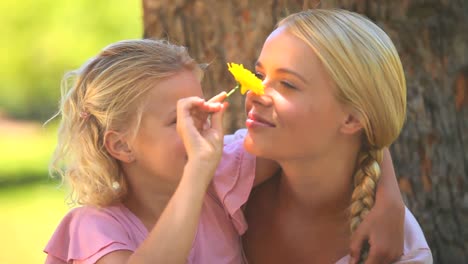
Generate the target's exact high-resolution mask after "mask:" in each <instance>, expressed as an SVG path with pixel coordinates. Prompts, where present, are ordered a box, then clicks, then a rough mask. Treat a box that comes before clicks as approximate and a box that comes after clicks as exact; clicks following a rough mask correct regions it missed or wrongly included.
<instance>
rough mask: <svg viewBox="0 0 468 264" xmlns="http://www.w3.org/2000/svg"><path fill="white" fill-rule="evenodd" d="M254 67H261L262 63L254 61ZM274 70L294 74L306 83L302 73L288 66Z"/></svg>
mask: <svg viewBox="0 0 468 264" xmlns="http://www.w3.org/2000/svg"><path fill="white" fill-rule="evenodd" d="M255 67H259V68H263V65H262V63H261V62H259V61H257V62H255ZM276 71H277V72H280V73H288V74H291V75H294V76H296V77H297V78H299V79H300V80H301V81H302V82H303V83H307V80H306V79H305V78H304V77H302V75H300V74H299V73H297V72H295V71H293V70H290V69H288V68H278V69H276Z"/></svg>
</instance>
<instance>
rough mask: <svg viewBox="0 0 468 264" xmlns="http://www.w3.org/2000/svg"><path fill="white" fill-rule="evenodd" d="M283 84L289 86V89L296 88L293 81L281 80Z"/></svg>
mask: <svg viewBox="0 0 468 264" xmlns="http://www.w3.org/2000/svg"><path fill="white" fill-rule="evenodd" d="M280 83H281V85H282V86H284V87H286V88H288V89H296V86H294V85H293V84H292V83H290V82H288V81H281V82H280Z"/></svg>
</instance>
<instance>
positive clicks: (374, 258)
mask: <svg viewBox="0 0 468 264" xmlns="http://www.w3.org/2000/svg"><path fill="white" fill-rule="evenodd" d="M381 169H382V175H381V177H380V181H379V183H378V186H377V192H376V199H375V205H374V207H373V208H372V209H371V211H370V212H369V214H368V215H367V216H366V217H365V218H364V220H363V222H362V223H361V224H360V225H359V227H358V228H357V229H356V231H355V233H354V234H353V236H352V238H351V246H350V254H351V257H352V258H353V261H354V262H353V263H357V259H358V258H359V255H360V252H361V248H362V247H363V245H364V244H365V243H366V242H368V243H369V245H370V250H369V255H368V257H367V260H366V262H365V263H366V264H372V263H392V262H394V261H396V260H398V259H399V258H400V257H401V255H402V254H403V242H404V218H405V205H404V203H403V199H402V197H401V193H400V189H399V187H398V182H397V180H396V176H395V170H394V168H393V163H392V158H391V156H390V151H389V150H388V149H385V150H384V158H383V162H382V168H381Z"/></svg>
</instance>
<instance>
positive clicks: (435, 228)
mask: <svg viewBox="0 0 468 264" xmlns="http://www.w3.org/2000/svg"><path fill="white" fill-rule="evenodd" d="M319 2H320V1H312V0H311V1H307V0H304V1H299V0H265V1H259V0H257V1H255V0H252V1H248V0H239V1H218V0H177V1H173V0H143V9H144V13H143V21H144V37H145V38H148V37H157V38H166V39H169V40H170V41H172V42H175V43H178V44H181V45H184V46H187V47H188V50H189V53H190V54H191V55H192V56H193V57H194V58H195V59H197V61H199V62H205V63H209V67H208V70H207V73H206V75H205V78H204V81H203V86H204V89H205V94H206V96H207V97H209V96H211V95H213V94H215V93H217V92H220V91H222V90H225V91H228V90H230V89H231V88H232V87H234V85H235V82H234V79H233V78H232V77H231V76H230V74H229V73H228V71H227V67H226V62H236V63H243V64H244V65H245V66H246V67H247V68H253V65H254V63H255V60H256V58H257V56H258V54H259V51H260V50H261V47H262V44H263V42H264V40H265V38H266V37H267V36H268V34H269V33H270V32H271V31H272V30H273V28H274V26H275V24H276V23H277V22H278V20H280V19H281V18H282V17H284V16H286V15H288V14H290V13H294V12H297V11H300V10H303V9H308V8H315V7H321V8H344V9H348V10H352V11H356V12H358V13H361V14H364V15H366V16H367V17H369V18H370V19H372V20H373V21H374V22H376V23H377V24H378V25H379V26H380V27H382V28H383V29H384V30H385V31H386V32H387V33H388V34H389V35H390V37H391V38H392V40H393V42H394V43H395V45H396V47H397V49H398V51H399V54H400V57H401V59H402V62H403V67H404V68H405V73H406V78H407V86H408V112H407V121H406V125H405V127H404V129H403V131H402V133H401V136H400V137H399V139H398V140H397V142H396V143H395V144H394V145H393V146H392V147H391V151H392V157H393V159H394V164H395V168H396V171H397V177H398V181H399V184H400V189H401V191H402V194H403V197H404V199H405V202H406V204H407V206H408V207H409V208H410V209H411V211H412V212H413V213H414V215H415V216H416V218H417V219H418V221H419V223H420V224H421V226H422V228H423V231H424V233H425V235H426V238H427V240H428V242H429V244H430V247H431V249H432V252H433V255H434V262H435V263H468V191H467V189H468V188H467V185H468V183H467V180H468V66H467V65H468V55H467V46H468V44H467V43H468V37H467V36H468V34H467V33H466V32H468V23H467V22H468V19H467V17H468V5H467V3H466V1H464V0H452V1H448V0H413V1H411V0H399V1H394V0H379V1H375V0H374V1H373V0H341V1H340V0H329V1H322V2H323V3H319ZM229 100H230V103H231V107H230V112H229V113H228V118H227V120H230V121H229V123H228V124H226V127H227V130H228V131H233V130H235V129H236V128H239V127H243V126H244V121H245V115H244V114H243V103H244V98H243V97H242V96H240V95H235V96H232V98H230V99H229Z"/></svg>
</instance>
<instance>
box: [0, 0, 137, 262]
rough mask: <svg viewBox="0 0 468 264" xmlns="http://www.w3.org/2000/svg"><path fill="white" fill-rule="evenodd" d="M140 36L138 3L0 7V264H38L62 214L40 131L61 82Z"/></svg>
mask: <svg viewBox="0 0 468 264" xmlns="http://www.w3.org/2000/svg"><path fill="white" fill-rule="evenodd" d="M141 36H142V1H141V0H120V1H110V0H60V1H54V0H34V1H33V0H24V1H13V0H3V1H0V212H2V216H3V217H2V220H1V221H0V226H1V229H0V233H1V234H2V236H1V237H2V238H0V247H1V248H2V250H3V251H2V252H4V253H2V254H1V255H0V263H11V264H14V263H43V262H44V258H45V254H44V253H43V252H42V250H43V248H44V246H45V245H46V243H47V241H48V240H49V238H50V236H51V235H52V232H53V231H54V229H55V227H56V226H57V224H58V223H59V221H60V219H61V218H62V217H63V215H64V214H65V212H66V211H67V210H68V206H66V204H65V194H66V190H65V188H58V187H59V183H60V182H59V181H52V180H51V179H50V178H49V177H48V176H47V165H48V163H49V160H50V158H51V154H52V151H53V149H54V146H55V140H56V139H55V138H56V124H55V123H52V124H49V125H47V126H46V127H45V128H44V127H42V126H41V123H43V122H44V121H45V120H47V119H49V118H50V117H51V116H52V115H53V113H54V112H56V110H57V107H58V101H59V97H60V81H61V79H62V76H63V74H64V73H65V72H66V71H68V70H72V69H76V68H78V67H79V66H80V65H82V64H83V63H84V62H85V61H86V60H87V59H89V58H90V57H92V56H94V55H96V54H97V53H98V52H99V51H100V50H101V49H102V48H103V47H105V46H107V45H108V44H110V43H112V42H115V41H118V40H122V39H133V38H141ZM4 114H6V115H7V116H8V117H9V118H4V116H3V115H4ZM17 119H23V121H20V120H17ZM29 120H33V121H29ZM26 183H27V184H26Z"/></svg>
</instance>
